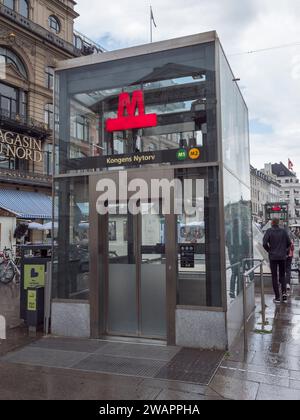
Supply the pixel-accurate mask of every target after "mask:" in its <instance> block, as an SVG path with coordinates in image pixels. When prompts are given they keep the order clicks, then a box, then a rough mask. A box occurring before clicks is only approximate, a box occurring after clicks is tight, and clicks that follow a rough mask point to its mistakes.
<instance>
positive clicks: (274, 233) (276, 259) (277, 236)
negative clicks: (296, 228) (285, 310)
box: [263, 218, 291, 303]
mask: <svg viewBox="0 0 300 420" xmlns="http://www.w3.org/2000/svg"><path fill="white" fill-rule="evenodd" d="M279 223H280V221H279V219H277V218H274V219H273V220H272V227H271V229H268V230H267V232H266V233H265V236H264V239H263V246H264V248H265V250H266V251H267V252H268V254H269V259H270V267H271V273H272V283H273V289H274V293H275V299H274V302H275V303H281V299H280V290H279V283H280V285H281V293H282V301H283V302H284V303H287V293H286V260H287V256H288V255H289V252H290V246H291V240H290V237H289V235H288V233H287V232H286V231H285V230H284V229H282V228H281V227H280V226H279ZM278 270H279V278H278Z"/></svg>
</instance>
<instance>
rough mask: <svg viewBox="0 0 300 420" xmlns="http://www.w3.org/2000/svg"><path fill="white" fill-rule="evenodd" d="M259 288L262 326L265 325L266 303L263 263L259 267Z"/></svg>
mask: <svg viewBox="0 0 300 420" xmlns="http://www.w3.org/2000/svg"><path fill="white" fill-rule="evenodd" d="M260 288H261V315H262V325H263V326H265V325H266V302H265V284H264V268H263V261H262V262H261V265H260Z"/></svg>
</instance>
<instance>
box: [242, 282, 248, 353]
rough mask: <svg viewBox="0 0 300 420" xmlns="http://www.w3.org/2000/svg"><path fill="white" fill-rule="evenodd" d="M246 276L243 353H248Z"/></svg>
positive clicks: (245, 283)
mask: <svg viewBox="0 0 300 420" xmlns="http://www.w3.org/2000/svg"><path fill="white" fill-rule="evenodd" d="M246 293H247V276H246V275H243V315H244V352H245V353H247V352H248V338H247V297H246Z"/></svg>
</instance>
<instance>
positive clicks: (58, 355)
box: [2, 346, 89, 368]
mask: <svg viewBox="0 0 300 420" xmlns="http://www.w3.org/2000/svg"><path fill="white" fill-rule="evenodd" d="M88 356H89V354H88V353H80V352H72V351H60V350H48V349H41V348H33V347H30V346H29V347H25V348H24V349H22V350H19V351H17V352H15V353H11V354H9V355H7V356H4V357H3V358H2V361H5V362H9V363H20V364H29V365H34V366H52V367H61V368H70V367H72V366H73V365H74V364H76V363H79V362H80V361H81V360H83V359H85V358H86V357H88Z"/></svg>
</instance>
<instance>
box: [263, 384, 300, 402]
mask: <svg viewBox="0 0 300 420" xmlns="http://www.w3.org/2000/svg"><path fill="white" fill-rule="evenodd" d="M257 400H264V401H266V400H272V401H274V400H275V401H278V400H282V401H283V400H285V401H286V400H295V401H298V400H300V389H292V388H285V387H281V386H275V385H266V384H261V385H260V387H259V390H258V394H257Z"/></svg>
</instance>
